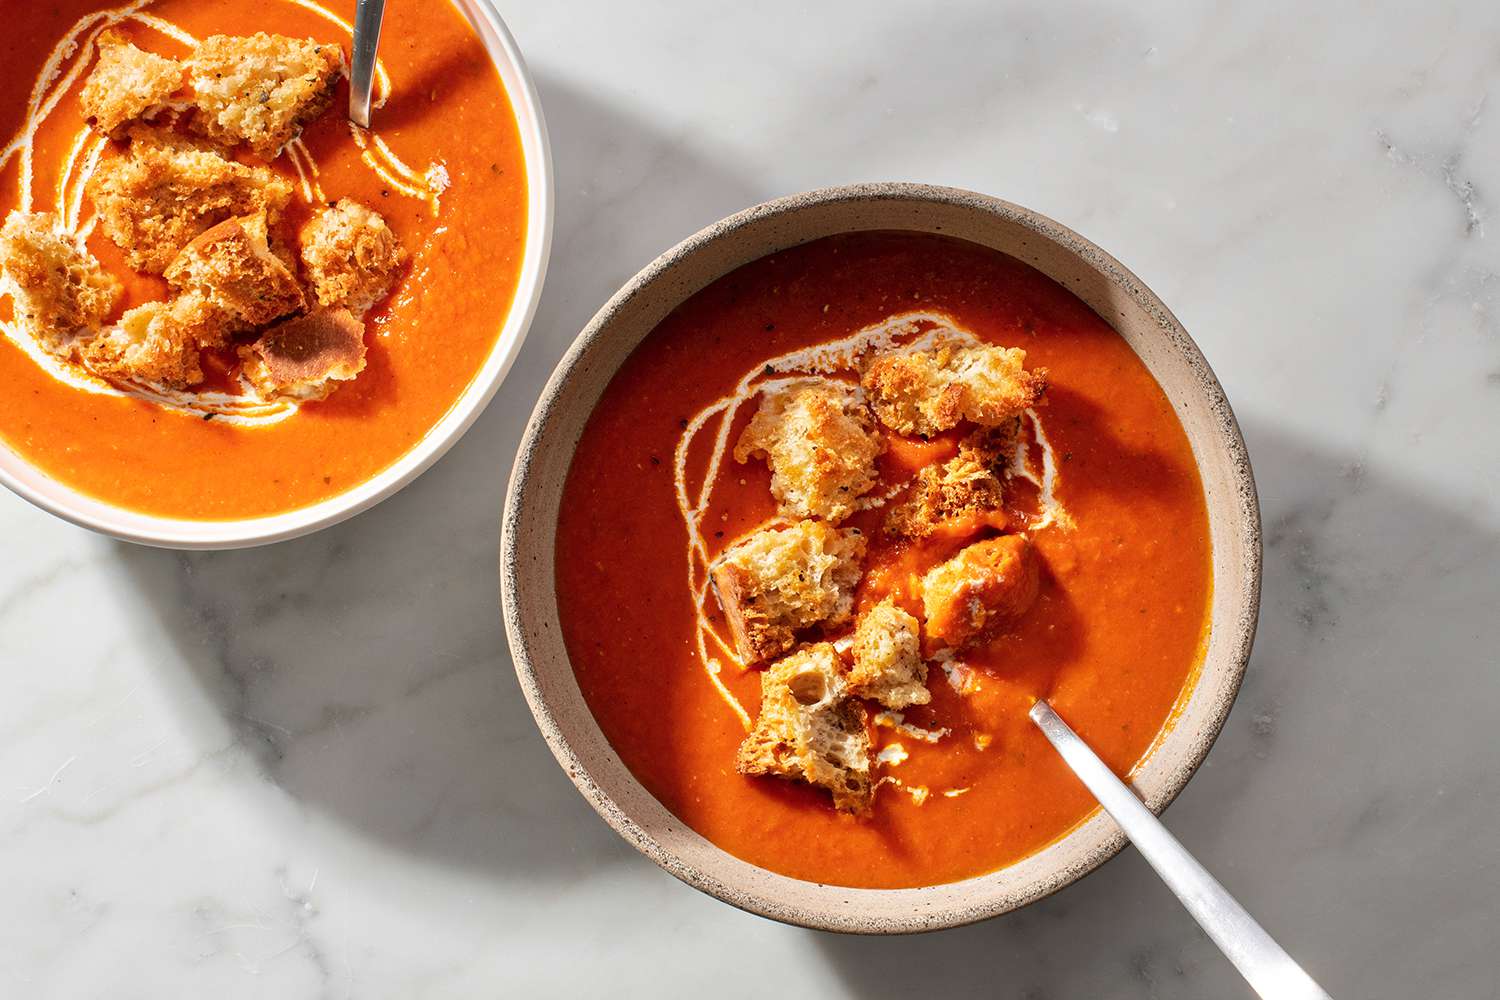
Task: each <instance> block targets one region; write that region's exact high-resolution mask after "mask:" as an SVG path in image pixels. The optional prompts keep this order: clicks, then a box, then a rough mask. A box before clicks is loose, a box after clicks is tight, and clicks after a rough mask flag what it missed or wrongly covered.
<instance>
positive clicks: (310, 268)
mask: <svg viewBox="0 0 1500 1000" xmlns="http://www.w3.org/2000/svg"><path fill="white" fill-rule="evenodd" d="M298 240H299V241H300V242H301V244H302V264H303V267H304V268H305V269H306V272H307V279H308V281H309V282H310V283H311V284H312V289H313V294H314V295H316V296H317V299H318V303H319V304H320V305H323V306H326V307H328V308H335V307H339V306H342V307H343V308H345V309H348V310H349V311H350V312H352V313H354V314H355V315H356V316H363V315H364V314H365V313H367V312H369V311H370V308H371V307H372V306H374V305H375V303H376V302H379V301H380V300H381V299H382V298H384V297H385V295H386V293H387V292H389V291H390V290H391V286H392V285H394V284H395V283H396V272H397V271H399V270H400V268H401V265H402V264H404V263H405V262H406V254H405V253H404V252H403V251H402V249H401V243H400V241H399V240H397V239H396V234H395V232H393V231H392V230H391V227H390V226H389V225H387V224H386V221H385V219H384V218H382V217H381V215H380V213H379V212H375V211H373V210H371V209H368V208H366V207H365V206H364V205H361V204H360V203H359V202H357V201H351V200H350V199H348V198H341V199H339V201H338V203H337V204H336V205H334V206H332V207H331V208H325V209H323V210H322V211H321V212H319V213H318V214H317V215H315V216H314V217H313V218H312V220H311V221H309V222H308V223H307V224H306V225H304V226H303V227H302V231H301V232H300V233H299V234H298Z"/></svg>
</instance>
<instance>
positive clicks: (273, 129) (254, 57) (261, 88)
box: [188, 32, 344, 160]
mask: <svg viewBox="0 0 1500 1000" xmlns="http://www.w3.org/2000/svg"><path fill="white" fill-rule="evenodd" d="M343 69H344V53H343V50H342V49H340V48H339V47H338V46H337V45H319V44H318V43H317V42H314V41H313V40H312V39H298V38H287V37H285V36H283V35H268V34H266V33H265V32H260V33H258V34H255V35H251V36H249V37H237V36H234V35H214V36H212V37H210V38H205V39H204V40H203V41H202V42H201V43H199V45H198V48H197V50H196V51H194V53H193V57H192V59H191V60H189V62H188V71H189V73H190V74H191V77H192V82H193V92H194V95H195V96H194V100H195V101H196V103H197V105H198V114H197V115H196V116H195V118H194V124H195V126H196V127H197V128H200V129H202V130H203V132H204V133H206V134H207V135H209V136H211V137H213V138H214V139H216V140H218V141H220V142H224V143H228V144H230V145H233V144H235V143H239V142H244V143H248V144H249V145H250V148H251V149H253V150H255V152H256V154H257V155H259V156H261V157H263V158H265V159H267V160H274V159H275V158H276V157H277V156H278V155H280V153H281V150H282V149H283V147H285V146H286V144H287V143H289V142H291V141H292V140H293V139H295V138H297V136H298V135H300V134H301V133H302V126H303V125H305V124H306V123H307V122H309V121H311V120H312V119H314V118H316V117H318V116H319V115H321V114H322V113H323V112H324V111H327V110H328V106H329V104H331V103H332V102H333V89H334V85H335V84H337V83H338V79H339V76H340V75H341V74H342V73H343Z"/></svg>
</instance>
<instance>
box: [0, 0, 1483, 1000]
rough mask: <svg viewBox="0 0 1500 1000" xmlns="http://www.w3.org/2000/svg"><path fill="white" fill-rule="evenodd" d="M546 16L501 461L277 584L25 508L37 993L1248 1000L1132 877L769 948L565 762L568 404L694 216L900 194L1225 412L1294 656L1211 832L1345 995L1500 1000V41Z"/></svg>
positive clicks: (1248, 702)
mask: <svg viewBox="0 0 1500 1000" xmlns="http://www.w3.org/2000/svg"><path fill="white" fill-rule="evenodd" d="M507 6H509V7H511V8H513V9H512V10H509V11H508V12H507V13H508V14H509V16H510V19H511V25H512V28H513V30H514V31H515V34H516V36H517V37H518V39H519V41H520V43H521V45H522V48H523V49H524V50H525V52H526V54H527V56H528V58H529V60H530V62H531V65H532V67H533V69H534V71H535V73H536V75H537V77H538V80H539V83H540V87H541V91H542V96H543V100H544V102H545V105H546V110H547V115H548V118H549V121H550V125H551V129H552V138H553V143H554V148H555V151H556V157H557V176H558V192H559V196H558V229H557V241H556V247H555V257H554V262H553V268H552V273H551V277H550V280H549V283H548V286H547V291H546V295H545V298H544V301H543V305H542V308H541V312H540V315H539V316H538V318H537V323H536V326H535V328H534V330H533V332H532V335H531V339H530V341H529V342H528V343H527V345H526V347H525V350H524V352H523V354H522V356H521V360H520V363H519V364H518V365H517V367H516V369H515V371H514V373H513V374H512V376H511V378H510V381H509V382H508V383H507V385H506V387H505V389H504V390H503V392H502V396H501V398H499V399H497V400H496V402H495V404H494V405H493V406H491V408H490V410H489V411H488V413H487V414H486V415H485V417H484V418H483V419H482V420H481V422H480V423H479V424H478V425H477V426H476V427H475V429H474V430H473V431H472V432H471V433H470V434H469V436H468V437H467V438H466V439H465V441H464V442H462V443H461V444H460V445H459V446H458V447H457V448H455V449H454V450H453V452H452V453H450V455H449V456H448V457H447V458H446V459H445V460H444V461H443V462H442V463H440V464H439V465H438V466H437V467H436V468H435V469H434V470H433V471H431V472H430V473H428V474H427V475H426V476H425V477H424V478H423V479H422V480H420V481H419V482H418V483H416V484H415V485H414V486H412V487H411V488H410V489H408V490H406V491H405V492H404V493H403V494H401V495H400V496H398V497H396V498H395V499H393V500H390V501H388V502H387V503H385V504H384V505H383V506H381V507H379V508H378V509H376V510H374V511H373V512H371V513H368V514H366V515H364V516H362V517H359V518H357V519H355V520H354V521H352V522H350V523H347V524H344V525H342V526H340V527H338V528H335V529H333V530H330V531H326V532H323V533H322V534H320V535H318V536H316V537H313V538H309V539H305V540H302V541H299V542H293V543H288V544H284V545H279V546H275V547H273V548H268V549H263V550H259V551H250V552H239V553H224V554H212V555H193V556H184V555H179V554H174V553H171V552H162V551H153V550H147V549H141V548H134V547H131V546H127V545H122V544H116V543H113V542H110V541H107V540H104V539H101V538H98V537H94V536H91V535H89V534H86V533H84V532H82V531H80V530H78V529H75V528H72V527H69V526H67V525H65V524H62V523H60V522H58V521H55V520H53V519H51V518H49V517H48V516H46V515H44V514H42V513H40V512H38V511H36V510H33V509H31V508H29V507H27V506H26V505H25V504H23V503H22V502H21V501H19V500H17V499H15V498H13V497H10V496H9V495H5V496H3V497H0V546H3V548H0V664H3V667H4V672H3V680H0V996H5V997H17V998H22V997H24V998H31V997H106V996H107V997H122V998H135V997H140V998H161V997H188V996H192V997H202V996H213V997H216V998H221V1000H230V998H238V997H276V998H283V1000H285V998H304V997H306V998H314V997H330V998H342V997H361V998H364V997H369V998H387V997H389V998H397V997H400V998H408V997H448V996H481V995H483V996H494V995H506V994H519V995H560V996H578V995H604V994H609V995H618V996H662V995H698V994H713V995H719V996H745V997H752V996H754V997H761V996H767V995H774V996H784V997H791V996H843V995H869V996H885V995H889V996H902V997H911V996H918V995H933V996H942V995H958V994H981V995H999V996H1014V997H1028V998H1054V997H1091V998H1147V997H1159V998H1178V997H1233V996H1243V995H1245V993H1244V990H1243V988H1242V987H1241V986H1240V985H1239V983H1238V981H1237V980H1236V978H1235V976H1234V973H1233V972H1232V970H1231V969H1230V967H1229V966H1228V964H1227V963H1226V962H1225V961H1224V960H1223V959H1221V958H1220V957H1219V956H1218V955H1217V954H1216V953H1215V951H1214V950H1213V948H1212V946H1211V945H1210V944H1209V943H1208V942H1207V941H1206V939H1205V938H1204V937H1203V936H1202V935H1201V934H1200V933H1198V932H1197V931H1196V930H1195V928H1194V927H1193V926H1192V925H1191V924H1190V922H1189V921H1188V919H1187V918H1186V917H1185V916H1184V915H1183V914H1182V912H1181V911H1180V910H1179V909H1178V907H1177V906H1176V904H1175V903H1174V902H1173V901H1172V900H1171V898H1170V897H1169V896H1168V895H1167V893H1166V891H1165V890H1164V889H1162V888H1161V887H1160V886H1159V885H1158V884H1157V883H1156V882H1155V881H1154V879H1153V877H1152V876H1151V874H1150V872H1149V870H1148V869H1147V868H1146V867H1145V865H1144V864H1143V863H1142V862H1141V860H1140V859H1139V858H1138V857H1137V856H1135V855H1134V854H1133V853H1129V852H1127V853H1126V854H1125V855H1123V856H1122V857H1121V858H1120V859H1118V860H1117V861H1115V862H1113V863H1111V864H1110V865H1108V866H1106V868H1105V869H1103V870H1102V871H1100V872H1098V873H1097V874H1095V875H1093V876H1091V877H1089V878H1088V879H1086V880H1084V881H1083V882H1082V883H1080V884H1078V885H1076V886H1074V887H1072V888H1070V889H1068V890H1067V891H1065V892H1063V893H1061V894H1060V895H1058V896H1056V897H1054V898H1052V899H1049V900H1047V901H1044V902H1042V903H1040V904H1038V905H1036V906H1033V907H1031V908H1030V909H1028V910H1026V911H1024V912H1022V913H1019V914H1015V915H1013V916H1011V917H1008V918H1002V919H999V920H995V921H992V922H989V923H986V924H983V925H980V926H976V927H972V928H967V929H963V930H959V931H954V932H948V933H942V934H934V935H930V936H926V937H920V938H912V939H904V940H881V941H877V940H860V939H849V938H838V937H833V936H828V935H822V934H814V933H810V932H806V931H802V930H798V929H794V928H787V927H782V926H779V925H776V924H773V923H770V922H768V921H765V920H761V919H759V918H756V917H751V916H747V915H745V914H742V913H739V912H737V911H734V910H732V909H730V908H728V907H726V906H723V905H720V904H718V903H716V902H714V901H713V900H710V899H708V898H706V897H703V896H700V895H698V894H696V893H695V892H694V891H692V890H690V889H688V888H686V887H684V886H682V885H680V884H678V883H677V882H675V881H674V880H672V879H671V878H669V877H668V876H666V875H664V874H663V873H661V872H660V871H658V870H657V869H656V868H655V867H654V866H653V865H651V864H650V863H649V862H647V861H645V860H643V859H641V858H639V857H637V856H636V855H635V854H634V853H633V852H632V851H631V850H630V849H628V848H627V847H625V846H624V844H623V843H622V842H620V841H619V840H618V839H617V838H616V837H615V836H614V835H613V834H612V833H611V832H609V830H608V829H607V828H606V827H605V826H604V824H603V823H602V822H600V821H599V820H598V819H597V818H596V817H595V816H594V814H593V813H592V811H591V810H590V809H589V808H588V807H587V806H586V805H585V804H584V802H583V800H582V799H581V798H580V797H579V796H578V795H577V794H576V793H575V792H574V791H573V789H572V787H571V786H570V785H569V784H568V782H567V781H566V779H565V778H564V776H563V774H562V773H561V771H560V770H559V769H558V768H557V767H556V766H555V764H554V763H553V761H552V759H551V757H550V756H549V754H548V753H547V751H546V749H545V747H544V745H543V743H542V741H541V739H540V738H539V737H538V736H537V734H536V732H535V730H534V729H533V727H532V723H531V719H530V716H529V715H528V713H527V711H526V708H525V706H524V704H523V703H522V700H521V697H520V693H519V691H518V689H517V686H516V683H515V680H514V677H513V674H512V672H511V668H510V662H509V659H508V656H507V653H506V645H505V638H504V635H503V632H502V629H501V624H500V620H499V615H498V613H497V611H496V602H497V599H498V594H497V581H496V574H495V548H496V543H497V536H498V524H497V521H498V511H499V504H500V497H501V491H502V487H503V485H504V483H505V480H506V476H507V473H508V470H509V467H510V462H511V457H512V454H513V450H514V448H515V445H516V442H517V439H518V437H519V435H520V432H521V428H522V424H523V422H524V420H525V418H526V416H527V414H528V412H529V410H530V407H531V404H532V402H533V399H534V397H535V394H536V392H537V390H538V389H539V387H540V385H541V382H542V380H543V378H544V377H545V375H546V374H547V372H548V371H550V369H551V368H552V366H553V364H554V363H555V362H556V360H557V358H558V357H559V356H560V354H561V352H562V351H563V349H564V346H565V345H566V344H567V343H568V341H569V340H570V339H571V338H572V337H573V335H574V334H575V333H576V331H577V330H578V329H579V328H580V326H581V325H582V324H583V323H584V322H585V321H586V320H587V318H588V317H589V315H590V314H591V313H592V311H593V310H594V309H595V307H596V306H597V305H598V304H599V303H601V302H602V301H603V300H604V298H605V297H606V296H607V295H608V294H609V293H610V292H611V291H612V290H613V289H614V288H615V287H617V286H618V285H619V284H620V283H621V282H622V281H623V280H624V279H625V278H626V277H628V276H629V275H630V274H631V273H632V272H634V271H635V270H636V269H637V268H638V267H639V266H641V265H642V264H644V263H645V262H646V261H648V260H649V259H650V258H651V257H652V256H653V255H655V254H656V253H657V252H658V251H660V250H661V249H663V248H665V247H667V246H668V245H670V244H671V243H673V242H675V241H676V240H678V239H679V238H681V237H682V236H685V235H687V234H688V233H690V232H692V231H693V230H695V229H697V228H698V227H699V226H701V225H703V224H705V223H708V222H711V221H713V220H714V219H717V218H719V217H721V216H723V215H725V214H727V213H729V212H732V211H734V210H736V209H739V208H742V207H745V206H746V205H749V204H751V203H753V202H757V201H761V200H763V199H765V198H767V197H771V196H775V195H780V194H785V193H789V192H793V191H797V190H801V189H806V188H810V187H814V186H818V185H823V184H830V183H837V182H845V181H854V180H882V179H909V180H923V181H934V182H941V183H948V184H957V185H963V186H967V187H971V188H976V189H979V190H982V191H988V192H992V193H994V194H998V195H1001V196H1004V197H1006V198H1010V199H1012V200H1015V201H1018V202H1021V203H1023V204H1026V205H1029V206H1032V207H1034V208H1037V209H1039V210H1041V211H1043V212H1046V213H1049V214H1051V215H1052V216H1054V217H1056V218H1057V219H1059V220H1062V221H1063V222H1065V223H1068V224H1070V225H1072V226H1074V227H1076V228H1077V229H1079V230H1081V231H1082V232H1083V233H1085V234H1086V235H1088V236H1089V237H1091V238H1092V239H1094V240H1096V241H1097V242H1099V243H1100V244H1102V245H1103V246H1104V247H1106V248H1108V249H1110V250H1112V251H1113V252H1115V253H1116V254H1117V255H1118V256H1120V257H1121V258H1122V259H1123V260H1124V261H1125V263H1126V264H1127V265H1128V266H1130V267H1132V268H1134V269H1135V270H1136V271H1137V272H1138V273H1139V274H1140V275H1141V276H1142V277H1143V278H1144V279H1145V280H1146V281H1147V282H1148V283H1150V284H1151V285H1152V286H1153V287H1154V288H1155V289H1156V290H1157V291H1158V292H1159V293H1160V294H1161V295H1162V297H1163V298H1165V299H1166V300H1167V302H1168V303H1169V304H1171V306H1172V307H1173V308H1174V309H1175V310H1176V312H1177V313H1178V315H1179V316H1180V317H1181V318H1182V319H1183V321H1184V322H1185V323H1186V325H1187V327H1188V329H1189V330H1190V331H1192V333H1193V334H1194V336H1195V337H1196V338H1197V339H1198V341H1199V343H1200V344H1201V345H1202V346H1203V349H1204V351H1205V352H1206V354H1207V355H1208V357H1209V359H1210V361H1211V362H1212V363H1213V365H1214V366H1215V368H1216V369H1217V371H1218V373H1219V376H1220V378H1221V379H1222V380H1223V382H1224V385H1225V388H1226V389H1227V390H1228V392H1229V396H1230V398H1231V399H1232V400H1233V402H1234V404H1235V406H1236V409H1237V410H1238V413H1239V416H1240V419H1241V422H1242V423H1243V425H1244V428H1245V432H1246V436H1247V438H1248V440H1249V443H1250V448H1251V451H1252V453H1253V455H1254V459H1255V467H1256V473H1257V476H1258V479H1259V482H1260V490H1261V499H1262V503H1263V505H1264V509H1265V523H1266V528H1267V543H1268V545H1267V553H1266V555H1267V573H1266V580H1265V584H1266V586H1265V602H1264V608H1263V612H1262V624H1261V631H1260V637H1259V640H1258V642H1257V644H1256V650H1255V657H1254V661H1253V663H1252V665H1251V669H1250V673H1249V677H1248V680H1247V682H1246V684H1245V688H1244V691H1243V693H1242V695H1241V697H1240V700H1239V703H1238V705H1237V706H1236V708H1235V711H1234V714H1233V715H1232V716H1231V718H1230V720H1229V724H1228V728H1227V729H1226V731H1225V733H1224V735H1223V737H1222V738H1221V740H1220V741H1219V744H1218V747H1217V748H1216V749H1215V750H1214V752H1213V754H1212V756H1211V757H1210V758H1209V761H1208V764H1207V766H1206V767H1205V768H1204V769H1203V770H1202V772H1201V773H1200V774H1199V776H1198V777H1197V778H1196V779H1195V780H1194V781H1193V783H1192V784H1191V786H1190V787H1189V788H1188V790H1187V792H1186V793H1185V794H1184V795H1183V796H1182V798H1181V799H1180V800H1179V801H1178V803H1177V804H1176V805H1174V806H1173V807H1172V809H1171V810H1170V811H1169V813H1168V819H1169V821H1170V823H1171V825H1172V827H1173V828H1174V829H1175V830H1176V831H1177V832H1178V833H1179V834H1180V836H1181V837H1182V839H1183V840H1184V841H1185V842H1186V843H1187V844H1188V846H1189V847H1190V848H1191V849H1193V850H1194V851H1196V852H1197V853H1198V854H1199V855H1200V856H1201V857H1202V858H1203V859H1204V861H1205V862H1206V863H1207V864H1208V865H1209V867H1210V868H1212V869H1213V870H1214V871H1215V872H1217V873H1218V874H1219V876H1220V877H1221V878H1222V880H1223V881H1224V882H1225V883H1226V884H1227V885H1228V886H1229V887H1230V889H1231V890H1232V891H1234V892H1236V893H1237V894H1239V896H1240V897H1241V898H1242V899H1243V900H1244V901H1245V903H1246V904H1247V905H1248V907H1249V908H1250V909H1251V911H1252V912H1254V913H1255V914H1257V915H1258V916H1259V917H1260V918H1261V919H1262V920H1263V921H1264V923H1265V924H1266V925H1267V927H1268V928H1270V929H1271V930H1272V932H1273V933H1274V934H1276V935H1277V936H1279V937H1280V938H1281V939H1282V940H1283V941H1284V942H1285V943H1286V944H1287V945H1288V946H1289V948H1290V949H1291V950H1292V951H1293V952H1294V953H1295V954H1296V955H1297V956H1299V957H1300V958H1302V959H1303V960H1304V961H1305V964H1306V965H1307V966H1308V968H1309V969H1310V970H1312V971H1313V972H1314V974H1316V975H1317V976H1318V977H1320V978H1321V979H1322V980H1323V981H1324V983H1325V984H1326V986H1327V987H1328V988H1329V990H1330V991H1331V992H1332V993H1333V994H1334V995H1335V996H1339V997H1392V998H1395V997H1402V998H1409V997H1435V998H1436V997H1442V998H1447V997H1497V996H1500V986H1497V985H1496V984H1497V982H1500V949H1497V944H1500V933H1497V927H1500V917H1497V912H1496V910H1497V904H1496V898H1497V891H1500V850H1497V845H1500V834H1497V823H1500V777H1497V776H1500V738H1497V736H1496V733H1495V724H1496V719H1497V718H1500V652H1497V650H1500V509H1497V502H1496V493H1497V487H1500V439H1497V435H1496V430H1497V427H1500V216H1497V213H1496V208H1495V206H1496V204H1497V202H1495V201H1492V200H1491V199H1492V197H1500V196H1497V195H1496V194H1495V193H1496V192H1497V191H1500V107H1497V106H1496V102H1497V101H1500V58H1497V52H1500V49H1497V42H1496V39H1497V38H1500V6H1497V5H1495V4H1493V3H1483V2H1477V0H1476V2H1472V3H1467V4H1425V5H1417V4H1408V5H1404V8H1405V9H1397V8H1395V7H1394V6H1393V7H1392V9H1389V10H1386V11H1383V12H1378V13H1377V12H1372V11H1370V10H1369V9H1367V8H1366V7H1365V6H1363V5H1355V4H1353V3H1343V4H1311V5H1307V4H1296V3H1285V2H1282V3H1270V4H1241V5H1227V4H1215V5H1206V4H1192V3H1181V4H1177V5H1173V6H1171V7H1168V6H1158V5H1142V4H1132V5H1124V4H1120V5H1115V6H1109V5H1099V4H1091V5H1077V6H1072V5H1068V6H1067V9H1059V7H1060V5H1055V4H1046V3H1038V2H1034V0H1030V2H1007V3H1004V4H988V3H979V2H974V3H969V4H966V5H963V6H959V5H954V4H949V5H945V6H944V7H943V8H942V10H941V12H938V11H936V10H934V11H932V12H929V13H928V14H925V15H923V14H920V13H919V12H917V10H916V9H915V8H914V7H911V8H907V9H905V10H897V9H896V5H880V6H877V5H870V4H854V3H825V4H816V5H797V8H798V9H797V10H796V11H794V10H793V5H789V4H788V5H782V6H780V7H779V8H777V9H774V10H763V9H759V8H760V7H761V6H762V5H748V4H731V3H715V4H713V5H711V7H708V6H700V7H699V8H698V10H699V11H700V14H699V16H697V17H693V18H691V19H684V17H683V16H682V8H679V7H678V6H677V5H673V4H666V3H660V2H656V3H642V2H637V3H631V4H607V3H597V2H595V3H589V4H582V3H574V4H555V5H554V4H519V3H518V4H510V5H507ZM752 7H754V8H757V9H752ZM803 7H805V8H806V9H802V8H803ZM1148 7H1149V8H1150V9H1146V8H1148ZM0 405H3V397H0Z"/></svg>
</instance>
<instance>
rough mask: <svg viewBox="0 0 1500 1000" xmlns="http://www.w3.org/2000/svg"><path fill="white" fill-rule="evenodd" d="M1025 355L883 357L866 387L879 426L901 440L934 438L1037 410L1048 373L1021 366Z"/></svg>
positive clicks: (981, 350)
mask: <svg viewBox="0 0 1500 1000" xmlns="http://www.w3.org/2000/svg"><path fill="white" fill-rule="evenodd" d="M1025 362H1026V352H1025V351H1023V350H1021V349H1020V348H1015V347H1012V348H1004V347H990V346H984V347H954V346H947V347H940V348H937V349H935V350H931V351H914V352H911V353H906V354H897V353H891V354H880V355H877V356H875V357H874V358H872V359H871V360H870V361H869V362H867V363H866V365H865V369H864V374H863V378H862V383H863V385H864V387H865V391H866V392H867V393H869V395H870V405H871V406H872V407H874V409H875V415H876V416H877V417H879V418H880V421H881V423H883V424H885V425H886V426H887V427H889V428H891V429H892V430H894V431H896V432H897V433H900V434H923V435H926V434H936V433H937V432H939V431H945V430H947V429H948V428H950V427H955V426H957V425H958V422H959V421H960V420H970V421H973V422H974V423H976V424H979V425H981V426H984V427H994V426H997V425H999V424H1002V423H1005V422H1006V421H1008V420H1011V419H1013V418H1014V417H1016V416H1019V415H1020V414H1021V413H1022V412H1023V411H1024V410H1025V409H1026V408H1027V407H1029V406H1034V405H1036V403H1037V401H1038V400H1040V399H1041V398H1042V394H1043V393H1044V392H1046V391H1047V372H1046V370H1045V369H1041V368H1038V369H1036V370H1034V371H1027V370H1026V369H1025V368H1023V367H1022V366H1023V365H1024V364H1025Z"/></svg>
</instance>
